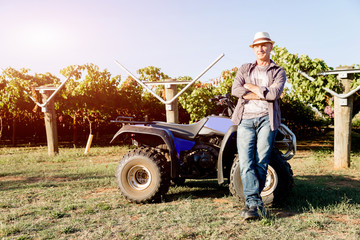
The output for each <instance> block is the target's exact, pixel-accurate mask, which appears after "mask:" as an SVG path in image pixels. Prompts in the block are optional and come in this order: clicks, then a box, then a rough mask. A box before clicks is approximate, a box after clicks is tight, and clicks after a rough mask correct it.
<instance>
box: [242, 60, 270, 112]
mask: <svg viewBox="0 0 360 240" xmlns="http://www.w3.org/2000/svg"><path fill="white" fill-rule="evenodd" d="M268 67H269V66H259V65H256V66H255V68H254V70H253V71H252V72H251V73H250V79H251V83H252V84H254V85H256V86H259V87H260V86H264V87H268V85H269V78H268V76H267V74H266V70H267V69H268ZM268 114H269V113H268V102H267V101H264V100H246V102H245V105H244V113H243V118H244V119H251V118H259V117H263V116H266V115H268Z"/></svg>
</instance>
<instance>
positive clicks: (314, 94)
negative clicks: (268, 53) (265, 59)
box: [272, 46, 360, 115]
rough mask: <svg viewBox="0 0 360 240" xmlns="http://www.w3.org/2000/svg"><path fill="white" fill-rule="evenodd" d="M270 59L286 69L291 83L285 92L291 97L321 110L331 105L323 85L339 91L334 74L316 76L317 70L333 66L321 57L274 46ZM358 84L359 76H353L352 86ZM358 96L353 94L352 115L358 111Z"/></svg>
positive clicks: (338, 84)
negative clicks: (295, 52)
mask: <svg viewBox="0 0 360 240" xmlns="http://www.w3.org/2000/svg"><path fill="white" fill-rule="evenodd" d="M272 59H273V60H274V61H275V62H276V63H277V64H278V65H280V66H281V67H283V68H284V69H285V71H286V75H287V77H288V82H289V83H290V84H291V90H290V91H288V92H287V94H288V95H289V97H290V98H291V99H294V100H296V101H301V102H303V103H306V104H310V105H311V106H313V107H315V108H316V109H318V110H319V111H321V112H323V111H324V110H325V107H326V106H332V105H333V100H332V96H331V95H330V94H329V93H328V92H326V91H325V90H324V89H323V87H326V88H328V89H332V90H334V91H335V92H341V86H340V82H339V81H338V80H337V79H336V77H335V76H334V75H327V76H318V75H317V74H318V73H319V72H323V71H329V70H332V69H333V68H330V67H329V66H327V64H326V63H325V62H324V61H323V60H321V59H317V58H315V59H311V58H310V57H309V56H307V55H301V56H299V55H298V54H291V53H289V52H288V50H287V49H286V48H282V47H278V46H275V47H274V55H273V56H272ZM299 71H302V72H305V73H307V74H308V75H310V76H311V77H313V78H314V79H315V82H310V81H309V80H308V79H306V78H305V77H304V76H302V75H301V74H300V73H299ZM359 85H360V78H359V76H358V75H356V76H355V80H354V81H353V88H355V87H356V86H359ZM357 99H359V96H355V101H354V111H353V115H355V114H356V113H358V112H359V110H360V109H359V108H360V104H357V103H356V102H357V101H356V100H357Z"/></svg>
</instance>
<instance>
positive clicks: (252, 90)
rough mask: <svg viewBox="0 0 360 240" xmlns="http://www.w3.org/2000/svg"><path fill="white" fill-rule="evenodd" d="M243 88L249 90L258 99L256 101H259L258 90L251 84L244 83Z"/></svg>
mask: <svg viewBox="0 0 360 240" xmlns="http://www.w3.org/2000/svg"><path fill="white" fill-rule="evenodd" d="M244 88H246V89H248V90H250V91H251V92H253V93H255V94H256V95H257V96H258V97H259V98H257V99H260V97H261V94H260V88H259V87H258V86H256V85H254V84H251V83H245V84H244Z"/></svg>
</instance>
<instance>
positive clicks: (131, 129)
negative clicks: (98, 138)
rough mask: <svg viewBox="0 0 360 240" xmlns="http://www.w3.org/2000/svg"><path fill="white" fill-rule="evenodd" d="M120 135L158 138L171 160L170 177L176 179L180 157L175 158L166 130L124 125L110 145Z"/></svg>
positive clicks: (173, 146)
mask: <svg viewBox="0 0 360 240" xmlns="http://www.w3.org/2000/svg"><path fill="white" fill-rule="evenodd" d="M122 134H143V135H153V136H157V137H160V138H161V139H162V140H163V141H164V143H165V144H166V146H167V148H168V149H169V154H170V158H171V164H170V166H171V177H172V178H175V177H177V172H178V163H179V159H180V156H177V151H176V147H175V144H174V138H173V135H172V133H171V132H170V131H169V130H167V129H161V128H153V127H148V126H134V125H125V126H123V127H122V128H120V130H119V131H118V132H117V133H116V134H115V135H114V137H113V139H112V140H111V141H110V143H112V142H113V141H114V140H115V139H117V138H118V137H119V136H120V135H122Z"/></svg>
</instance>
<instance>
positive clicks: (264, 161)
mask: <svg viewBox="0 0 360 240" xmlns="http://www.w3.org/2000/svg"><path fill="white" fill-rule="evenodd" d="M273 44H274V41H272V40H271V38H270V35H269V34H268V33H267V32H258V33H256V34H255V37H254V41H253V43H252V44H251V45H250V47H251V48H253V50H254V53H255V56H256V61H255V62H254V63H248V64H244V65H242V66H241V67H240V68H239V70H238V72H237V74H236V77H235V79H234V83H233V86H232V95H234V96H236V97H238V98H239V100H238V103H237V105H236V108H235V111H234V114H233V117H232V121H233V122H234V123H235V124H237V125H238V131H237V148H238V153H239V165H240V175H241V180H242V183H243V189H244V195H245V207H244V208H243V210H242V211H241V216H242V217H243V218H244V219H254V218H259V217H260V216H263V214H264V213H265V210H264V205H263V202H262V199H261V196H260V193H261V191H262V190H263V189H264V186H265V181H266V174H267V168H268V164H269V160H270V155H271V150H272V147H273V144H274V141H275V136H276V131H277V129H278V127H279V125H280V121H281V114H280V107H279V101H278V99H279V98H280V95H281V93H282V91H283V88H284V84H285V82H286V74H285V71H284V70H283V69H282V68H280V67H279V66H278V65H276V64H275V63H274V62H273V61H272V60H271V59H270V52H271V50H272V48H273Z"/></svg>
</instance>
